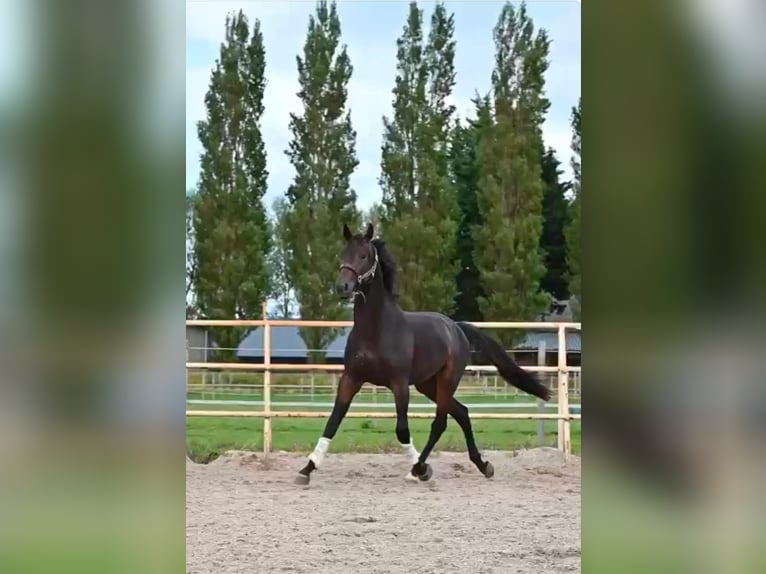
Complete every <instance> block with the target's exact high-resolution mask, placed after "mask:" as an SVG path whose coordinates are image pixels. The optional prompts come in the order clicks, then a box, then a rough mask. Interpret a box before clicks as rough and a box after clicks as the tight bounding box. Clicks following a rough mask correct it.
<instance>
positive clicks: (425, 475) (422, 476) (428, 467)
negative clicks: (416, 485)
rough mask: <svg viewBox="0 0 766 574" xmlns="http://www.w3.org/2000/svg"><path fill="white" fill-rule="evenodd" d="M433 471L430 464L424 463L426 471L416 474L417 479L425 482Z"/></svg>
mask: <svg viewBox="0 0 766 574" xmlns="http://www.w3.org/2000/svg"><path fill="white" fill-rule="evenodd" d="M433 474H434V472H433V470H431V465H430V464H427V465H426V471H425V472H424V473H423V474H419V475H418V479H420V481H421V482H425V481H427V480H429V479H430V478H431V477H432V476H433Z"/></svg>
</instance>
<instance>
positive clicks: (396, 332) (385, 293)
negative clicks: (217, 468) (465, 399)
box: [295, 224, 550, 485]
mask: <svg viewBox="0 0 766 574" xmlns="http://www.w3.org/2000/svg"><path fill="white" fill-rule="evenodd" d="M373 232H374V229H373V226H372V224H368V226H367V229H366V231H365V233H364V235H362V234H356V235H352V233H351V230H350V229H349V227H348V225H347V224H344V226H343V238H344V240H345V247H344V248H343V250H342V252H341V254H340V268H339V275H338V279H337V282H336V290H337V293H338V295H339V296H340V297H341V298H342V299H344V300H347V301H349V300H351V299H352V298H353V304H354V325H353V328H352V329H351V332H350V333H349V336H348V340H347V342H346V349H345V353H344V370H343V373H342V375H341V377H340V381H339V382H338V388H337V393H336V396H335V401H334V404H333V408H332V412H331V414H330V417H329V418H328V419H327V422H326V424H325V428H324V431H323V433H322V436H321V437H320V438H319V439H318V441H317V444H316V447H315V448H314V450H313V452H312V453H311V454H310V455H309V457H308V459H309V460H308V462H307V463H306V465H305V466H304V467H303V468H302V469H301V470H300V471H298V475H297V477H296V478H295V482H296V483H297V484H304V485H306V484H309V481H310V477H311V473H312V472H314V471H315V470H316V469H318V468H319V467H320V466H321V464H322V461H323V459H324V456H325V454H326V453H327V450H328V448H329V446H330V442H331V441H332V439H333V437H334V436H335V434H336V432H337V430H338V427H339V426H340V424H341V422H342V421H343V418H344V417H345V416H346V413H347V412H348V409H349V406H350V405H351V402H352V400H353V399H354V397H355V396H356V394H357V393H358V392H359V390H360V389H361V388H362V384H363V383H364V382H369V383H372V384H374V385H376V386H381V387H386V388H388V389H390V390H391V392H392V393H393V396H394V404H395V407H396V437H397V440H398V441H399V443H400V444H401V447H402V449H403V451H404V453H405V455H407V456H408V457H409V458H410V462H411V464H412V468H411V469H410V471H409V473H408V474H407V476H406V477H405V478H407V479H409V480H420V481H427V480H429V479H430V478H431V476H432V474H433V471H432V469H431V465H429V464H427V463H426V460H427V459H428V456H429V455H430V454H431V451H432V450H433V448H434V446H436V443H437V441H438V440H439V438H440V437H441V435H442V433H443V432H444V430H445V429H446V427H447V415H450V416H452V418H453V419H455V421H456V422H457V424H458V425H459V426H460V428H461V429H462V431H463V434H464V435H465V441H466V446H467V447H468V456H469V459H470V460H471V462H473V463H474V465H476V467H477V468H478V470H479V471H480V472H481V473H482V474H483V475H484V476H485V477H487V478H491V477H492V476H493V475H494V472H495V471H494V468H493V466H492V464H491V463H490V462H489V461H486V460H483V459H482V457H481V454H480V453H479V449H478V447H477V446H476V441H475V440H474V436H473V431H472V430H471V418H470V417H469V415H468V408H466V406H465V405H464V404H462V403H461V402H460V401H458V400H457V399H456V398H455V391H456V390H457V387H458V384H459V383H460V380H461V378H462V376H463V373H464V371H465V368H466V366H467V365H468V362H469V360H470V358H471V348H472V347H474V348H476V349H477V350H478V351H480V352H481V353H483V354H484V355H485V356H486V357H487V358H488V359H489V360H490V362H491V363H492V364H494V365H495V367H496V368H497V370H498V373H499V374H500V376H501V377H502V378H503V379H505V381H507V382H508V383H509V384H511V385H513V386H515V387H517V388H519V389H521V390H522V391H524V392H526V393H529V394H530V395H533V396H535V397H538V398H540V399H543V400H545V401H548V400H549V399H550V391H549V389H548V388H547V387H546V386H545V385H543V384H542V383H540V382H539V381H538V380H537V379H536V378H535V377H534V376H533V375H531V374H530V373H529V372H527V371H525V370H524V369H522V368H521V367H519V366H518V365H517V364H516V363H515V362H514V361H513V359H512V358H511V357H510V356H509V355H508V354H507V353H506V352H505V350H504V349H503V347H502V346H501V345H500V344H499V343H498V342H497V341H495V340H494V339H493V338H491V337H489V336H488V335H486V334H485V333H483V332H481V331H480V330H479V329H477V328H476V327H474V326H473V325H471V324H469V323H465V322H460V321H453V320H452V319H450V318H449V317H447V316H446V315H443V314H441V313H435V312H409V311H403V310H402V309H401V307H400V306H399V305H398V303H397V301H396V296H395V293H394V282H395V279H396V262H395V261H394V259H393V257H392V255H391V253H390V252H389V250H388V248H387V247H386V243H385V241H383V240H382V239H380V238H375V239H373ZM410 387H415V389H416V390H417V391H418V392H419V393H421V394H423V395H425V396H426V397H428V398H429V399H430V400H431V401H433V402H434V403H436V415H435V418H434V419H433V422H432V424H431V431H430V434H429V437H428V441H427V442H426V445H425V446H424V447H423V450H422V451H421V452H420V453H418V451H417V449H416V448H415V446H414V445H413V443H412V440H411V436H410V430H409V424H408V420H407V410H408V406H409V401H410Z"/></svg>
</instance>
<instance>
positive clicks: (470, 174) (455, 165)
mask: <svg viewBox="0 0 766 574" xmlns="http://www.w3.org/2000/svg"><path fill="white" fill-rule="evenodd" d="M473 101H474V105H475V106H476V118H475V119H474V120H468V123H467V124H466V125H462V124H461V123H460V122H456V124H455V129H454V131H453V135H452V144H451V148H450V163H451V174H452V184H453V185H454V186H455V189H456V190H457V198H458V205H459V208H460V220H459V223H458V232H457V254H458V259H459V262H460V270H459V271H458V273H457V277H456V278H455V281H456V286H457V294H456V295H455V312H454V314H453V318H454V319H456V320H458V321H482V320H483V315H482V313H481V306H480V305H479V301H480V299H481V297H483V296H484V291H483V289H482V287H481V276H480V273H479V270H478V268H477V267H476V262H475V256H476V255H475V251H476V242H475V241H474V233H475V231H476V229H477V228H478V227H479V226H481V224H482V220H481V214H480V213H479V205H478V203H477V196H476V194H477V188H478V185H479V161H478V160H479V158H478V153H479V142H480V140H481V136H482V133H484V132H485V130H487V129H488V128H490V127H491V125H492V118H491V116H490V106H489V100H488V98H486V97H484V98H479V97H478V96H477V97H476V98H474V100H473Z"/></svg>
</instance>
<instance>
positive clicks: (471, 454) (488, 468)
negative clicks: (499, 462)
mask: <svg viewBox="0 0 766 574" xmlns="http://www.w3.org/2000/svg"><path fill="white" fill-rule="evenodd" d="M415 388H416V389H417V390H418V391H419V392H421V393H423V394H424V395H425V396H427V397H428V398H429V399H431V400H432V401H434V402H436V379H430V380H428V381H426V382H425V383H422V384H420V385H418V386H416V387H415ZM449 415H450V416H451V417H452V418H453V419H455V422H456V423H457V424H458V425H459V426H460V428H461V429H462V431H463V435H464V436H465V443H466V446H467V447H468V458H470V459H471V462H473V463H474V464H475V465H476V468H478V469H479V472H481V473H482V474H483V475H484V476H486V477H487V478H491V477H492V476H493V475H494V474H495V469H494V467H493V466H492V464H491V463H489V462H488V461H484V460H482V458H481V453H480V452H479V448H478V447H477V446H476V440H475V439H474V437H473V428H472V427H471V418H470V417H469V416H468V407H466V406H465V405H464V404H463V403H461V402H460V401H458V400H457V399H456V398H455V397H454V396H453V397H452V402H451V403H450V409H449Z"/></svg>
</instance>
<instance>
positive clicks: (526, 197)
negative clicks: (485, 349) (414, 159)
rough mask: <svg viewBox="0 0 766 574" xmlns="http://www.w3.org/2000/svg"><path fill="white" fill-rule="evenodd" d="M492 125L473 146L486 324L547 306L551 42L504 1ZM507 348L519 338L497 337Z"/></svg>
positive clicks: (529, 315)
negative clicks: (543, 244) (545, 173)
mask: <svg viewBox="0 0 766 574" xmlns="http://www.w3.org/2000/svg"><path fill="white" fill-rule="evenodd" d="M494 42H495V66H494V70H493V72H492V108H493V109H492V116H493V125H492V127H491V128H490V133H489V136H488V137H486V138H483V140H482V143H481V145H480V146H479V166H480V168H479V171H480V175H479V185H478V194H477V200H478V206H479V213H480V214H481V217H482V220H483V222H484V224H483V225H482V226H481V227H480V228H477V229H476V233H475V241H476V265H477V267H478V269H479V272H480V273H481V281H482V287H483V288H484V291H485V296H484V297H483V298H482V299H481V309H482V312H483V314H484V318H485V320H488V321H492V320H496V321H499V320H502V321H524V320H533V319H535V318H536V317H537V316H538V315H539V313H540V312H542V311H543V310H544V309H546V308H547V307H548V305H549V297H548V296H547V295H546V294H545V293H543V292H542V291H541V290H540V281H541V279H542V278H543V275H544V274H545V266H544V263H543V254H542V252H541V249H540V233H541V229H542V210H541V208H542V197H543V182H542V178H541V165H540V160H541V158H540V149H541V146H542V130H541V127H542V123H543V119H544V116H545V113H546V111H547V110H548V107H549V105H550V104H549V102H548V100H547V99H546V98H545V95H544V83H545V80H544V73H545V70H546V69H547V67H548V61H547V57H548V52H549V40H548V37H547V34H546V32H545V31H544V30H541V31H538V32H537V33H535V30H534V25H533V23H532V20H531V19H530V17H529V16H528V14H527V11H526V5H525V4H521V6H520V7H519V8H518V9H514V7H513V6H512V5H511V4H510V3H506V4H505V5H504V6H503V8H502V11H501V13H500V17H499V19H498V22H497V25H496V26H495V29H494ZM498 336H500V337H501V339H502V340H503V342H504V344H505V345H506V346H512V345H513V344H515V343H516V342H517V341H518V340H519V338H520V334H519V333H515V332H512V331H510V330H508V329H503V330H501V331H500V332H499V333H498Z"/></svg>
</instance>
